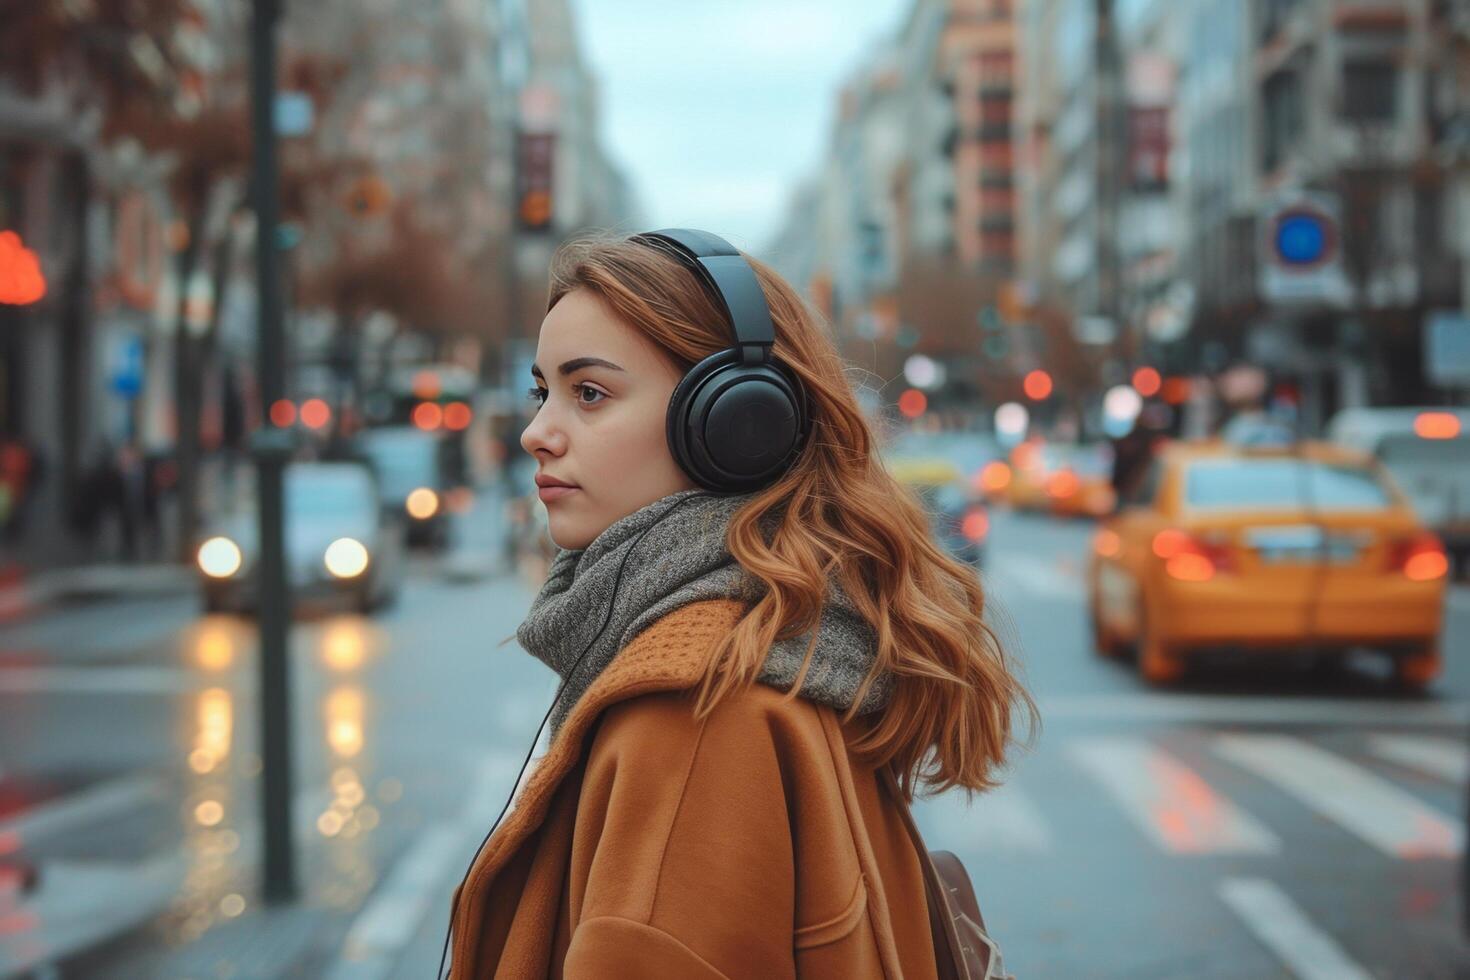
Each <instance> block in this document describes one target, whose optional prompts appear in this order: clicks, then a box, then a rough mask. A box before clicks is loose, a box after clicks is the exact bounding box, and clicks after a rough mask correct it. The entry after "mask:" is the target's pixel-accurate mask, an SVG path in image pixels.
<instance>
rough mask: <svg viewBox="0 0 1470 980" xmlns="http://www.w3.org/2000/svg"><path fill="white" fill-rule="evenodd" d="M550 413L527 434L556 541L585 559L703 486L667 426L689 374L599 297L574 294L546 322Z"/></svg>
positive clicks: (540, 381) (541, 351)
mask: <svg viewBox="0 0 1470 980" xmlns="http://www.w3.org/2000/svg"><path fill="white" fill-rule="evenodd" d="M531 374H532V375H533V376H534V378H535V383H536V387H537V388H538V389H539V390H540V397H541V399H542V401H541V407H540V408H539V409H537V411H536V416H535V418H533V419H532V420H531V424H530V425H528V426H526V429H525V431H524V432H522V433H521V447H522V448H523V449H525V450H526V452H528V453H530V454H531V455H532V456H533V457H534V458H535V460H536V475H537V480H538V482H542V483H544V482H546V481H547V479H548V478H550V479H553V480H557V481H560V482H563V483H568V484H571V485H573V486H574V487H575V489H571V490H557V489H551V488H546V487H543V488H542V489H541V490H540V491H539V493H540V496H541V499H542V500H543V501H544V502H545V504H546V511H547V515H548V518H549V525H550V531H551V539H552V540H553V541H555V542H556V544H557V547H559V548H567V549H571V550H579V549H582V548H585V547H587V545H589V544H591V543H592V540H593V539H594V538H596V537H597V536H598V535H599V534H601V533H602V532H603V531H604V530H606V529H607V527H608V526H609V525H611V524H612V523H613V522H614V521H617V520H618V519H620V518H623V517H626V516H628V515H629V514H631V513H633V512H634V511H636V510H638V509H639V508H641V507H644V506H646V505H648V504H651V503H653V502H654V501H655V500H658V499H659V498H661V497H666V496H668V495H669V494H671V493H675V492H677V491H679V490H688V489H692V488H694V487H695V486H696V484H695V483H694V482H693V481H692V480H690V479H689V477H688V476H687V475H686V474H685V473H684V471H683V470H681V469H679V466H678V464H677V463H675V462H674V457H673V456H672V455H671V454H670V453H669V447H668V442H667V441H666V437H665V435H664V419H665V413H666V412H667V410H668V405H669V396H670V395H672V394H673V392H674V386H675V385H676V384H678V382H679V378H680V372H679V371H678V369H677V368H676V367H675V366H674V365H673V364H672V363H671V362H670V361H669V360H668V359H667V357H666V356H665V355H664V354H663V353H662V352H661V351H660V350H659V349H658V348H657V347H655V346H654V345H653V343H652V342H651V341H649V340H647V339H646V338H645V337H644V336H643V335H642V334H640V333H639V332H638V331H637V330H636V329H634V328H633V327H630V326H628V325H626V324H624V323H622V322H621V321H620V320H618V319H617V318H616V317H614V316H613V315H612V313H611V311H609V310H608V309H607V307H606V306H605V305H604V304H603V302H602V300H601V299H599V298H598V297H597V295H596V294H595V293H592V292H590V291H589V290H586V289H574V290H572V291H571V292H569V293H567V294H566V295H565V296H563V297H562V298H561V299H560V300H559V301H558V302H557V304H556V305H555V306H554V307H552V308H551V311H550V312H549V313H547V314H546V319H544V320H542V321H541V334H540V337H539V338H538V339H537V342H536V363H535V365H534V366H533V367H532V368H531Z"/></svg>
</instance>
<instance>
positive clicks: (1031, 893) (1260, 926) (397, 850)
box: [0, 500, 1470, 980]
mask: <svg viewBox="0 0 1470 980" xmlns="http://www.w3.org/2000/svg"><path fill="white" fill-rule="evenodd" d="M497 506H498V505H496V504H495V503H494V502H493V500H492V502H490V503H487V504H485V505H482V506H481V508H480V509H479V510H478V511H476V512H474V513H473V514H471V515H469V516H468V517H467V518H466V519H465V523H466V525H467V527H466V528H464V530H467V531H469V532H471V533H469V534H468V535H467V537H466V538H465V540H466V541H468V542H470V545H471V547H472V548H476V549H481V550H482V552H483V553H484V554H481V555H479V556H478V557H482V558H484V557H486V555H488V554H489V553H490V552H492V551H493V550H494V548H495V543H494V542H495V522H496V520H497V517H496V514H497ZM1090 528H1091V525H1090V524H1088V523H1085V522H1059V521H1053V520H1050V519H1047V518H1042V517H1034V516H1024V515H1017V514H1010V513H1002V512H997V513H996V515H995V522H994V530H993V535H992V540H991V544H990V552H989V555H988V557H987V562H988V567H987V570H986V572H985V578H986V580H987V581H988V583H989V585H990V587H991V593H990V594H991V596H992V598H993V600H995V603H996V605H997V607H998V608H999V609H1000V610H1002V612H1001V614H1000V615H998V617H997V619H996V622H997V624H998V626H999V627H1000V629H1001V630H1002V635H1003V636H1007V637H1009V638H1012V639H1013V640H1015V639H1018V640H1019V643H1020V650H1021V655H1022V657H1023V659H1024V663H1025V669H1026V675H1027V677H1028V680H1029V684H1030V687H1031V689H1032V691H1033V693H1034V694H1035V696H1036V697H1037V699H1038V700H1039V702H1040V704H1041V708H1042V712H1043V726H1044V727H1043V730H1042V732H1041V733H1040V736H1039V738H1038V740H1037V743H1036V746H1035V748H1034V750H1033V751H1031V752H1029V753H1018V754H1017V756H1016V762H1015V765H1014V768H1013V770H1012V771H1011V773H1009V775H1008V777H1007V780H1006V785H1005V786H1004V787H1003V788H1002V789H1000V790H998V791H996V792H995V793H993V794H990V795H987V796H984V797H979V798H977V799H976V801H975V803H974V804H973V806H972V807H970V808H968V809H967V808H966V806H965V802H964V799H963V796H962V794H954V795H951V796H948V797H945V798H942V799H940V800H936V801H929V802H925V803H923V804H921V805H920V806H919V808H918V816H919V821H920V824H921V826H922V827H923V829H924V831H925V834H926V837H927V839H928V842H929V844H930V846H931V847H935V848H946V849H951V850H954V851H956V852H957V853H958V854H959V855H960V856H961V857H962V859H963V860H964V861H965V863H966V865H967V867H968V868H969V870H970V873H971V875H972V877H973V878H974V880H975V885H976V889H977V892H978V893H979V896H980V901H981V906H982V909H983V911H984V913H985V915H986V919H987V922H988V925H989V926H990V928H991V930H992V932H993V933H994V935H995V936H996V937H997V938H998V940H999V941H1000V943H1001V945H1002V948H1003V950H1004V952H1005V956H1006V962H1007V966H1008V968H1009V969H1010V970H1011V971H1012V972H1014V973H1015V974H1016V975H1017V976H1019V977H1027V976H1058V977H1060V976H1069V977H1072V976H1075V977H1083V976H1086V977H1130V978H1137V977H1174V976H1189V977H1232V978H1234V977H1239V978H1245V977H1250V978H1262V977H1276V976H1280V977H1290V976H1300V977H1358V976H1362V977H1368V976H1377V977H1451V976H1463V975H1466V972H1467V971H1470V954H1467V953H1466V951H1465V944H1464V942H1463V940H1462V939H1461V936H1460V933H1459V930H1458V924H1457V923H1458V918H1459V902H1460V899H1459V895H1458V873H1459V871H1458V861H1457V857H1458V855H1459V853H1460V850H1461V847H1462V843H1463V829H1462V827H1463V823H1462V813H1463V809H1462V806H1463V794H1464V789H1463V784H1464V779H1465V772H1466V748H1465V737H1466V728H1465V722H1466V719H1467V711H1470V664H1467V663H1466V662H1465V658H1464V657H1463V656H1462V655H1461V654H1462V653H1463V651H1464V650H1465V649H1466V645H1467V643H1470V590H1467V589H1466V587H1465V586H1458V587H1456V588H1454V589H1452V590H1451V597H1450V599H1449V608H1448V610H1447V616H1446V636H1445V650H1446V651H1447V654H1448V656H1447V662H1448V663H1447V671H1446V674H1445V676H1444V678H1443V679H1442V681H1441V682H1440V683H1439V685H1438V686H1437V688H1436V690H1435V692H1434V694H1433V695H1431V696H1430V697H1427V698H1422V699H1412V698H1411V699H1404V698H1402V697H1397V696H1392V695H1388V694H1386V693H1384V691H1383V685H1382V682H1381V680H1380V679H1379V678H1378V677H1376V676H1375V674H1374V670H1375V669H1376V666H1377V665H1376V664H1375V663H1373V662H1372V661H1366V662H1365V663H1363V664H1361V665H1359V664H1354V665H1351V666H1349V667H1348V668H1347V669H1345V670H1344V671H1342V672H1340V673H1338V674H1336V675H1332V676H1322V674H1320V673H1313V672H1309V671H1307V670H1304V669H1298V670H1289V669H1285V668H1281V669H1265V668H1262V667H1257V668H1240V667H1238V666H1236V667H1232V666H1230V665H1217V666H1214V667H1212V668H1210V669H1203V670H1200V671H1197V672H1196V673H1195V675H1194V676H1193V677H1192V678H1191V679H1190V680H1188V681H1187V682H1186V683H1185V684H1184V685H1183V686H1182V687H1181V688H1180V689H1179V690H1178V691H1171V692H1166V693H1156V692H1152V691H1150V690H1148V689H1147V688H1145V687H1144V686H1143V685H1142V683H1141V682H1140V681H1139V680H1138V679H1137V677H1136V675H1135V674H1134V673H1133V672H1132V671H1131V669H1130V668H1129V667H1128V666H1127V665H1124V664H1119V663H1114V662H1110V661H1106V660H1103V659H1101V658H1099V657H1097V656H1096V655H1094V654H1093V652H1092V651H1091V649H1090V646H1089V640H1088V636H1087V631H1086V621H1085V615H1084V605H1083V593H1082V584H1081V570H1082V563H1081V562H1082V558H1083V556H1084V554H1085V549H1086V547H1087V544H1088V541H1089V534H1090ZM475 557H477V556H476V555H470V556H469V559H473V558H475ZM466 563H467V560H466V558H465V556H464V555H458V556H450V557H448V558H416V559H415V561H414V563H413V564H412V566H411V568H410V572H409V577H408V581H407V583H406V586H405V589H404V592H403V595H402V596H401V598H400V599H399V601H398V603H397V604H396V605H395V606H394V607H393V608H391V609H389V610H387V611H385V612H383V613H380V614H379V615H377V616H375V617H372V618H363V617H361V616H359V615H357V614H356V613H345V612H340V611H337V610H333V609H307V610H303V611H302V612H301V619H300V622H299V624H298V627H297V629H296V632H295V646H294V650H293V657H294V663H295V674H294V684H295V688H294V692H293V693H294V697H295V713H294V719H295V721H294V724H295V729H294V732H293V736H294V740H295V745H296V757H295V758H296V763H295V764H296V772H295V787H296V793H295V799H296V803H297V806H296V819H297V840H298V842H299V849H298V854H299V858H300V864H299V868H298V878H299V881H300V883H301V898H300V901H299V903H298V904H297V905H295V906H291V907H284V908H281V909H267V908H265V907H263V906H257V904H256V898H255V896H256V895H257V894H258V890H257V889H256V887H255V884H254V880H255V875H256V866H257V861H258V855H259V848H260V844H259V830H258V826H259V825H258V820H257V810H258V806H259V803H258V798H257V787H258V786H259V783H260V780H259V771H258V770H259V762H258V759H257V757H256V754H255V753H256V751H257V734H256V726H255V716H256V702H255V694H254V691H255V686H256V683H255V670H256V662H255V640H254V630H253V626H251V625H250V624H249V622H248V621H247V620H244V619H239V618H235V617H229V616H203V615H201V614H200V613H199V601H198V597H197V596H195V595H192V594H182V595H177V596H174V597H169V598H151V599H146V600H134V601H126V602H124V601H103V602H97V603H94V604H89V605H85V606H73V607H70V608H61V609H56V610H53V611H50V612H47V613H45V614H44V615H41V616H37V617H34V618H31V619H29V620H26V621H23V622H20V623H18V624H14V625H11V626H9V627H7V628H6V629H5V630H4V631H3V632H0V746H3V752H4V755H3V757H0V858H3V860H4V861H6V862H11V863H12V865H13V866H20V865H27V864H28V865H33V866H35V867H36V868H37V869H38V871H39V883H38V885H37V887H36V888H35V890H34V891H31V892H29V893H23V892H21V891H19V890H17V889H15V888H11V890H9V891H7V892H0V975H4V976H10V975H12V974H14V975H21V976H25V975H35V976H55V975H58V972H59V975H60V976H65V977H72V976H75V977H107V978H109V980H113V978H118V980H126V978H140V980H141V978H145V977H146V978H172V977H180V978H183V977H247V976H248V977H270V976H293V977H342V978H348V977H402V978H421V977H425V976H428V975H430V974H431V972H432V970H433V966H434V964H435V963H436V962H437V959H438V955H439V949H440V942H441V940H442V936H443V928H444V923H445V915H446V912H447V906H448V901H449V895H450V891H451V889H452V888H453V886H454V884H455V883H456V882H457V880H458V878H459V876H460V875H461V874H462V872H463V869H464V866H465V864H466V863H467V862H468V861H469V858H470V855H471V854H472V853H473V850H474V848H475V846H476V844H477V843H478V842H479V839H480V837H481V836H482V834H483V832H484V830H485V829H486V828H488V826H489V825H490V824H491V823H492V822H493V820H494V819H495V817H496V815H497V814H498V813H499V812H500V807H501V806H502V805H503V803H504V800H505V797H506V794H508V793H509V792H510V789H511V786H512V780H513V778H514V776H515V774H516V772H517V771H518V769H519V766H520V763H521V761H522V759H523V758H524V756H525V753H526V752H527V751H528V748H529V741H530V738H531V736H532V733H533V732H534V730H535V726H536V724H537V723H538V722H539V720H540V718H541V716H542V714H543V712H544V711H545V709H546V708H547V706H548V705H549V702H550V697H551V695H552V692H553V691H554V684H553V683H552V681H553V675H552V674H551V672H550V671H549V670H547V669H546V668H544V667H543V666H542V665H541V664H540V663H539V662H537V661H535V660H533V659H532V658H530V657H529V656H527V655H525V654H524V653H522V652H521V651H520V650H519V648H518V647H517V646H516V645H515V644H514V643H513V642H512V643H509V644H507V645H505V646H503V647H500V646H497V643H498V642H499V641H500V640H501V639H503V638H505V637H507V636H510V635H511V634H512V633H513V631H514V629H515V626H516V625H517V624H518V623H519V621H520V618H521V616H522V614H523V612H524V610H525V609H526V607H527V604H528V603H529V601H530V599H531V597H532V595H533V594H534V591H533V589H534V586H533V583H531V582H529V581H526V580H524V579H522V578H519V577H517V576H515V575H509V574H503V573H502V574H488V575H486V576H485V577H477V576H473V575H467V574H464V567H465V566H466ZM469 564H473V561H469ZM481 564H482V565H484V566H486V567H487V568H488V567H491V566H493V562H491V561H489V560H488V559H487V560H485V561H482V562H481ZM16 862H18V864H16ZM46 964H52V965H53V966H56V967H59V971H55V970H50V969H49V968H48V967H46Z"/></svg>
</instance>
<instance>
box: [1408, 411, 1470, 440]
mask: <svg viewBox="0 0 1470 980" xmlns="http://www.w3.org/2000/svg"><path fill="white" fill-rule="evenodd" d="M1459 434H1460V419H1459V418H1458V417H1457V416H1455V415H1451V414H1450V413H1449V412H1421V413H1419V414H1418V415H1417V416H1415V417H1414V435H1416V436H1418V437H1419V438H1420V439H1454V438H1455V437H1457V436H1458V435H1459Z"/></svg>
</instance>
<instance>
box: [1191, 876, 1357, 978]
mask: <svg viewBox="0 0 1470 980" xmlns="http://www.w3.org/2000/svg"><path fill="white" fill-rule="evenodd" d="M1219 893H1220V898H1221V899H1222V900H1223V901H1224V902H1225V904H1226V905H1228V906H1230V909H1231V911H1233V912H1234V913H1235V914H1236V915H1237V916H1239V917H1240V919H1241V921H1243V922H1244V923H1245V926H1246V928H1247V929H1249V930H1250V931H1251V933H1252V934H1254V935H1255V937H1256V938H1257V939H1258V940H1260V941H1261V943H1262V944H1263V945H1264V946H1265V947H1266V948H1267V949H1269V950H1271V952H1273V953H1275V954H1276V956H1277V957H1278V958H1279V959H1280V960H1281V961H1282V962H1283V963H1285V964H1286V966H1287V967H1288V968H1289V969H1290V970H1291V972H1292V973H1294V974H1295V975H1296V976H1297V977H1298V978H1300V980H1372V977H1373V974H1371V973H1369V972H1368V971H1367V970H1365V969H1363V968H1362V967H1361V966H1359V965H1358V964H1357V963H1355V962H1353V960H1352V959H1351V958H1349V956H1348V955H1347V953H1345V952H1344V951H1343V949H1342V947H1341V946H1339V945H1338V944H1337V943H1336V942H1335V941H1334V940H1333V939H1332V937H1331V936H1329V935H1327V933H1325V932H1323V931H1322V930H1321V929H1318V928H1317V926H1316V925H1315V924H1313V923H1312V921H1311V920H1310V919H1308V918H1307V916H1306V914H1305V913H1303V912H1302V910H1301V908H1300V907H1299V906H1298V905H1297V904H1296V903H1295V902H1293V901H1292V900H1291V898H1290V897H1289V896H1287V894H1286V893H1285V892H1283V891H1282V890H1281V889H1279V888H1277V887H1276V886H1275V885H1273V884H1272V883H1271V882H1269V881H1267V880H1265V879H1264V878H1226V879H1225V880H1224V881H1222V882H1220V887H1219Z"/></svg>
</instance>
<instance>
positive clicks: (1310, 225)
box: [1274, 211, 1333, 265]
mask: <svg viewBox="0 0 1470 980" xmlns="http://www.w3.org/2000/svg"><path fill="white" fill-rule="evenodd" d="M1332 237H1333V235H1332V228H1331V226H1330V225H1329V224H1328V220H1327V218H1326V217H1325V216H1323V215H1321V214H1317V213H1316V212H1315V211H1288V212H1287V213H1285V214H1283V215H1281V216H1280V217H1279V218H1277V219H1276V236H1275V242H1274V244H1275V247H1276V255H1277V257H1278V258H1280V259H1281V261H1282V262H1283V263H1284V264H1286V265H1316V264H1318V263H1320V262H1323V261H1325V260H1326V259H1327V258H1328V257H1329V255H1328V253H1329V252H1330V251H1331V249H1332Z"/></svg>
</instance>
